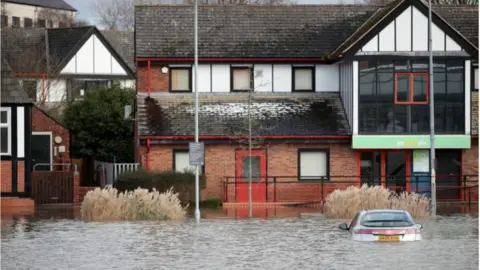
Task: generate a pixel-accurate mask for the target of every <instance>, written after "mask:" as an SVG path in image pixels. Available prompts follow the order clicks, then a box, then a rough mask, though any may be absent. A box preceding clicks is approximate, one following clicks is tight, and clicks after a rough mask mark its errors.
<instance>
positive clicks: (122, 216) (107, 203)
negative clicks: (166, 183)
mask: <svg viewBox="0 0 480 270" xmlns="http://www.w3.org/2000/svg"><path fill="white" fill-rule="evenodd" d="M187 207H188V206H187ZM81 214H82V219H84V220H87V221H118V220H182V219H184V217H185V214H186V207H183V206H182V205H181V204H180V200H179V199H178V193H174V192H173V188H171V189H169V190H167V191H166V192H165V193H160V192H158V191H157V190H155V189H153V191H152V192H149V191H148V189H142V188H137V189H135V190H134V191H129V192H127V191H125V192H121V193H119V192H118V191H117V189H115V188H112V187H111V186H108V187H106V188H104V189H100V188H96V189H95V190H91V191H89V192H88V193H87V194H86V195H85V198H84V199H83V203H82V208H81Z"/></svg>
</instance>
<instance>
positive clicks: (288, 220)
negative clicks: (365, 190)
mask: <svg viewBox="0 0 480 270" xmlns="http://www.w3.org/2000/svg"><path fill="white" fill-rule="evenodd" d="M438 212H439V214H440V215H438V216H437V217H436V218H428V219H422V220H417V222H419V223H421V224H423V226H424V229H423V230H422V231H423V237H424V240H423V241H420V242H416V243H399V244H377V243H357V242H353V241H349V240H348V239H347V235H346V234H345V232H343V231H340V230H338V229H337V227H338V224H339V223H341V222H343V220H334V219H328V218H325V217H324V216H323V215H321V213H319V211H318V209H308V208H286V209H256V210H255V211H254V215H255V216H256V218H254V219H245V218H244V217H246V216H247V215H248V211H247V210H246V209H236V210H235V209H228V210H227V209H222V210H220V211H212V210H210V211H207V210H204V211H202V216H203V219H202V220H201V222H200V223H199V224H197V223H196V222H195V221H194V220H192V219H191V218H188V219H187V220H185V221H183V222H109V223H104V222H91V223H87V222H83V221H81V220H80V215H79V209H78V208H72V207H69V206H66V207H42V208H39V209H37V211H35V213H33V214H23V215H12V214H10V215H9V214H7V213H2V229H1V238H2V239H1V240H2V246H1V247H2V250H1V268H2V269H88V270H90V269H422V270H423V269H478V266H479V264H478V255H479V253H478V205H476V206H471V207H468V206H460V205H454V206H450V207H444V206H442V207H439V209H438Z"/></svg>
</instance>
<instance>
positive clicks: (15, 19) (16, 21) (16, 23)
mask: <svg viewBox="0 0 480 270" xmlns="http://www.w3.org/2000/svg"><path fill="white" fill-rule="evenodd" d="M12 27H20V17H15V16H13V17H12Z"/></svg>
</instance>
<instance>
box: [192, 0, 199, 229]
mask: <svg viewBox="0 0 480 270" xmlns="http://www.w3.org/2000/svg"><path fill="white" fill-rule="evenodd" d="M194 20H195V26H194V27H195V30H194V39H195V45H194V46H195V55H194V59H195V60H194V61H195V69H194V84H193V85H194V90H195V143H198V0H195V19H194ZM199 181H200V166H199V165H196V166H195V220H196V221H197V222H200V184H199Z"/></svg>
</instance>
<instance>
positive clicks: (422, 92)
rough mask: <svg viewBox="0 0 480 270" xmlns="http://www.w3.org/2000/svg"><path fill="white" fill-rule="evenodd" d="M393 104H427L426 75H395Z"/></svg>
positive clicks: (403, 73) (406, 73)
mask: <svg viewBox="0 0 480 270" xmlns="http://www.w3.org/2000/svg"><path fill="white" fill-rule="evenodd" d="M395 104H406V105H412V104H417V105H421V104H428V73H420V72H411V73H409V72H398V73H395Z"/></svg>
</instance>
